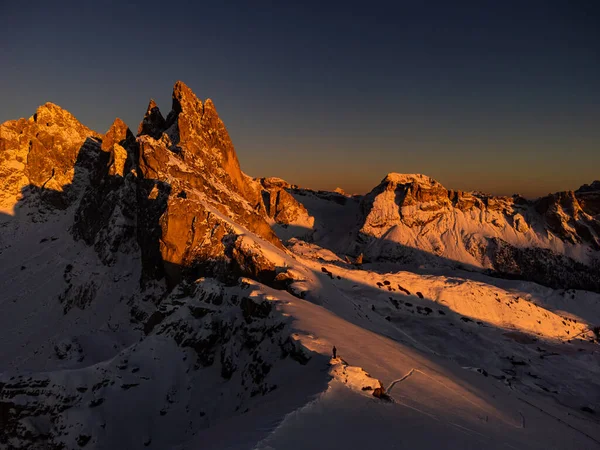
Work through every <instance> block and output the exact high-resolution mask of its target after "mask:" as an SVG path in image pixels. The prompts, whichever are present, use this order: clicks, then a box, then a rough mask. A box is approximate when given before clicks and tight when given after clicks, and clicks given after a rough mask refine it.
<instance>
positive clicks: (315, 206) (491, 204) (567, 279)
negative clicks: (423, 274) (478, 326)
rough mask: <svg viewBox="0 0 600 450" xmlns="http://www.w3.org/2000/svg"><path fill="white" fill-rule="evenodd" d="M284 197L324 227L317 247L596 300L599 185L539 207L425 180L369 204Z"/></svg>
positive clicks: (397, 179) (384, 187)
mask: <svg viewBox="0 0 600 450" xmlns="http://www.w3.org/2000/svg"><path fill="white" fill-rule="evenodd" d="M288 189H289V190H290V192H292V193H293V194H294V195H295V196H296V198H297V199H298V200H299V201H300V202H301V203H302V202H304V203H305V204H307V205H311V207H310V208H309V214H313V215H314V217H318V218H320V222H319V220H317V223H316V230H315V229H314V228H315V227H312V228H311V229H310V236H311V238H312V240H313V241H314V242H316V243H319V244H320V245H322V246H324V247H326V248H330V249H332V250H334V251H335V252H338V253H342V254H348V255H351V256H357V255H359V254H360V253H363V254H364V256H365V258H366V259H367V260H369V261H377V260H378V261H382V260H389V261H395V262H397V263H407V264H409V265H413V266H414V265H415V264H416V265H422V266H426V267H439V266H448V267H455V268H461V269H465V270H482V269H485V270H487V272H488V273H490V274H493V275H496V276H503V277H511V278H519V279H525V280H531V281H535V282H538V283H541V284H544V285H547V286H551V287H556V288H574V289H586V290H592V291H595V292H599V291H600V215H599V214H598V213H599V211H600V184H599V182H597V181H596V182H594V183H592V184H591V185H585V186H582V187H581V188H580V189H578V190H577V191H575V192H572V191H571V192H559V193H556V194H550V195H548V196H546V197H543V198H540V199H537V200H533V201H530V200H526V199H524V198H522V197H519V196H516V195H515V196H513V197H493V196H489V195H485V194H480V193H470V192H462V191H453V190H448V189H446V188H445V187H443V186H442V185H441V184H440V183H438V182H437V181H435V180H434V179H432V178H430V177H427V176H425V175H419V174H398V173H390V174H388V175H387V176H386V177H385V178H384V179H383V180H382V182H381V183H380V184H379V185H378V186H376V187H375V188H374V189H373V190H372V191H371V192H369V193H368V194H366V195H365V196H363V197H356V196H355V197H353V198H346V197H344V196H342V195H339V194H337V193H322V192H321V193H317V192H312V191H309V190H304V189H299V188H297V187H295V188H294V187H291V186H290V187H289V188H288ZM340 201H341V202H342V203H343V204H345V203H348V204H350V206H348V207H345V206H344V207H343V208H340V207H339V203H340ZM311 208H312V210H311ZM341 209H344V210H345V212H344V216H343V223H339V224H335V225H332V224H331V222H336V221H337V219H336V215H337V213H336V212H335V211H336V210H341ZM328 211H330V212H328ZM290 223H292V222H290ZM301 234H302V233H301ZM303 235H305V234H303Z"/></svg>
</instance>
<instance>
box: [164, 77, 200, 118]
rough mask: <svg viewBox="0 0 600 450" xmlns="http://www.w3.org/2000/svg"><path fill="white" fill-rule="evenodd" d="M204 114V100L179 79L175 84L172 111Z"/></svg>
mask: <svg viewBox="0 0 600 450" xmlns="http://www.w3.org/2000/svg"><path fill="white" fill-rule="evenodd" d="M194 112H196V113H200V114H202V102H201V101H200V100H198V97H196V94H194V92H193V91H192V90H191V89H190V88H189V87H188V86H187V85H186V84H185V83H184V82H183V81H178V82H176V83H175V86H173V106H172V111H171V113H175V114H179V113H184V114H193V113H194Z"/></svg>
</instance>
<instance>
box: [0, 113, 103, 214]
mask: <svg viewBox="0 0 600 450" xmlns="http://www.w3.org/2000/svg"><path fill="white" fill-rule="evenodd" d="M99 138H100V135H99V134H98V133H96V132H94V131H92V130H90V129H89V128H87V127H85V126H84V125H82V124H81V123H79V122H78V121H77V119H75V117H73V116H72V115H71V114H70V113H69V112H68V111H65V110H64V109H62V108H61V107H59V106H57V105H54V104H52V103H46V104H45V105H42V106H40V107H39V108H38V109H37V111H36V113H35V114H34V115H33V116H31V117H30V118H29V119H19V120H12V121H8V122H5V123H3V124H2V125H0V183H2V185H1V186H0V208H1V209H2V210H3V211H6V212H11V210H12V208H13V207H14V205H15V203H16V202H17V200H18V198H19V197H20V194H21V190H22V189H23V188H24V187H25V186H28V185H31V186H35V187H38V188H45V189H49V190H53V191H55V192H62V191H63V190H64V187H65V186H67V185H70V184H71V183H72V182H73V176H74V173H75V162H76V159H77V155H78V154H79V150H80V149H81V148H82V147H83V146H84V145H91V146H95V145H99V142H100V141H99ZM86 140H87V142H86Z"/></svg>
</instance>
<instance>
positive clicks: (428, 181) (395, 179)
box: [382, 172, 440, 186]
mask: <svg viewBox="0 0 600 450" xmlns="http://www.w3.org/2000/svg"><path fill="white" fill-rule="evenodd" d="M382 183H396V184H410V183H417V184H421V185H431V186H433V185H437V184H440V183H438V182H437V181H435V180H434V179H433V178H431V177H428V176H427V175H422V174H418V173H397V172H390V173H388V174H387V175H386V176H385V178H384V179H383V181H382Z"/></svg>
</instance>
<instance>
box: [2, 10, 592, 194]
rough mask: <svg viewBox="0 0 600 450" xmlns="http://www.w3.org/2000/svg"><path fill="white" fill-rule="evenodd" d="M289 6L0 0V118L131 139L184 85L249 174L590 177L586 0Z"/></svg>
mask: <svg viewBox="0 0 600 450" xmlns="http://www.w3.org/2000/svg"><path fill="white" fill-rule="evenodd" d="M122 3H124V4H122ZM284 3H285V2H227V1H214V0H213V1H210V2H202V1H190V2H177V1H169V2H166V1H161V2H157V1H144V2H109V1H90V2H83V1H79V2H72V1H57V2H49V1H43V2H38V1H29V2H27V3H26V4H25V3H24V2H14V1H13V2H7V1H2V5H1V6H0V14H1V16H2V27H0V42H1V44H0V81H1V82H0V122H3V121H5V120H9V119H16V118H19V117H29V116H30V115H32V114H33V112H34V111H35V109H36V107H37V106H38V105H40V104H42V103H45V102H46V101H52V102H54V103H56V104H58V105H60V106H62V107H64V108H66V109H68V110H69V111H71V112H72V113H73V114H74V115H75V116H76V117H77V118H78V119H79V120H80V121H81V122H83V123H84V124H85V125H87V126H89V127H91V128H93V129H95V130H96V131H98V132H104V131H105V130H106V129H107V128H108V126H109V125H110V124H111V122H112V121H113V119H114V118H115V117H117V116H118V117H121V118H122V119H123V120H125V122H127V123H128V124H129V126H130V127H131V128H132V129H134V130H136V129H137V125H138V123H139V121H140V120H141V118H142V116H143V113H144V111H145V108H146V105H147V103H148V100H149V98H150V97H153V98H155V99H156V101H157V102H158V104H159V106H160V107H161V110H162V111H163V113H164V114H165V115H166V113H168V111H169V109H170V103H171V101H170V94H171V89H172V85H173V84H174V82H175V81H176V80H182V81H184V82H185V83H187V84H188V85H189V86H190V87H191V88H192V89H193V90H194V91H195V92H196V94H197V95H198V96H199V97H200V98H201V99H204V98H207V97H210V98H212V99H213V101H214V102H215V105H216V107H217V110H218V111H219V114H220V115H221V117H222V119H223V120H224V122H225V124H226V126H227V128H228V130H229V132H230V134H231V136H232V139H233V142H234V145H235V147H236V150H237V152H238V156H239V159H240V162H241V165H242V169H243V170H244V171H245V172H246V173H248V174H250V175H253V176H279V177H282V178H285V179H287V180H288V181H290V182H294V183H298V184H301V185H304V186H308V187H313V188H326V189H333V188H335V187H336V186H341V187H342V188H344V189H346V190H348V191H351V192H365V191H368V190H370V189H371V188H372V187H373V186H374V185H376V184H377V183H378V182H379V181H380V180H381V179H382V178H383V177H384V175H385V174H386V173H387V172H392V171H394V172H405V173H414V172H418V173H425V174H428V175H430V176H433V177H434V178H436V179H438V180H439V181H440V182H442V183H443V184H445V185H446V186H447V187H450V188H456V189H465V190H468V189H480V190H485V191H488V192H492V193H498V194H510V193H514V192H520V193H522V194H524V195H527V196H536V195H541V194H545V193H547V192H550V191H557V190H563V189H573V188H576V187H578V186H579V185H581V184H582V183H586V182H591V181H592V180H594V179H598V178H600V31H599V29H600V26H599V25H598V24H600V4H599V2H596V1H592V0H589V1H586V0H580V1H566V0H565V1H551V0H546V1H537V0H527V1H511V0H508V1H506V0H503V1H495V0H494V1H485V0H480V1H469V2H466V1H465V2H456V1H446V0H443V1H408V2H403V1H397V2H378V1H369V2H365V1H361V2H354V1H346V2H339V3H338V2H330V3H329V4H328V5H327V6H325V5H323V4H321V2H310V1H308V2H298V3H297V4H293V3H292V2H289V4H288V3H285V4H284ZM271 4H273V5H275V6H272V5H271Z"/></svg>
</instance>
